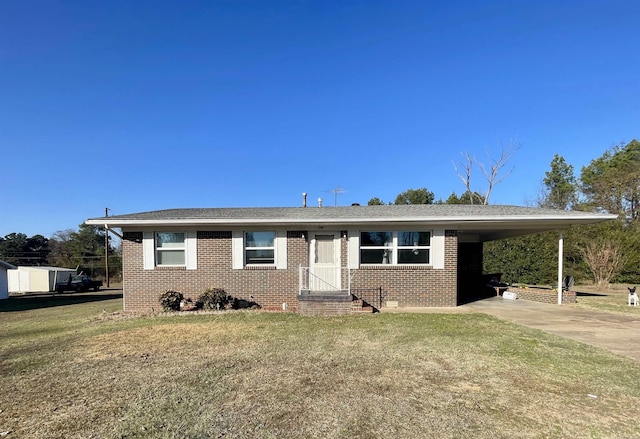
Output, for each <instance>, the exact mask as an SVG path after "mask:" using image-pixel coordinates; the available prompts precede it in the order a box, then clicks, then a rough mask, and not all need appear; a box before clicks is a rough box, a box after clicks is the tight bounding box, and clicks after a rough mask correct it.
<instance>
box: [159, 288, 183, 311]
mask: <svg viewBox="0 0 640 439" xmlns="http://www.w3.org/2000/svg"><path fill="white" fill-rule="evenodd" d="M183 300H184V296H183V295H182V293H179V292H177V291H173V290H169V291H167V292H166V293H162V294H161V295H160V303H161V304H162V309H164V310H165V311H180V302H182V301H183Z"/></svg>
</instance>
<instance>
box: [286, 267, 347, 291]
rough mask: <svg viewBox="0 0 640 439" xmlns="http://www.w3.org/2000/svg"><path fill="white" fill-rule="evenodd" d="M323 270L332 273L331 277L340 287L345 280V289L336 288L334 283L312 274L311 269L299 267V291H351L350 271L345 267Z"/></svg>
mask: <svg viewBox="0 0 640 439" xmlns="http://www.w3.org/2000/svg"><path fill="white" fill-rule="evenodd" d="M323 270H325V271H326V270H329V271H334V272H333V277H334V278H335V279H339V280H340V285H342V284H343V283H344V281H345V280H346V283H347V288H341V287H338V286H337V285H336V284H335V283H331V282H329V281H328V280H327V279H323V278H322V277H320V276H318V275H317V274H315V273H313V270H312V268H311V267H303V266H302V265H300V266H299V275H298V276H299V287H300V288H299V291H345V290H346V291H347V292H350V291H351V271H350V270H349V269H348V268H346V267H328V268H323Z"/></svg>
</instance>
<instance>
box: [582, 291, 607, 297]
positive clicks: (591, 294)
mask: <svg viewBox="0 0 640 439" xmlns="http://www.w3.org/2000/svg"><path fill="white" fill-rule="evenodd" d="M576 296H578V297H607V296H608V294H601V293H581V292H580V291H576Z"/></svg>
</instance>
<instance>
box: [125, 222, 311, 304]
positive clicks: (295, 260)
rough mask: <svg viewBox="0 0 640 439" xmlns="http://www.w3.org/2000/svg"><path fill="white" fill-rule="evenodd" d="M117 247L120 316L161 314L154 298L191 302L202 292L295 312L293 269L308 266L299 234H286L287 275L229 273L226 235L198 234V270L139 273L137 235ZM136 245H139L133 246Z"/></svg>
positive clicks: (228, 235)
mask: <svg viewBox="0 0 640 439" xmlns="http://www.w3.org/2000/svg"><path fill="white" fill-rule="evenodd" d="M125 238H127V239H125V240H124V241H123V242H122V256H123V273H124V275H123V282H122V284H123V293H124V307H125V311H130V312H142V313H148V312H152V311H160V310H161V307H160V301H159V297H160V295H161V294H162V293H164V292H165V291H167V290H169V289H172V290H175V291H179V292H181V293H182V294H184V296H185V298H191V299H192V300H194V301H195V300H196V299H197V297H198V296H199V295H200V294H201V293H202V292H204V291H205V290H206V289H207V288H210V287H214V288H222V289H224V290H225V291H226V292H227V293H228V294H231V295H232V296H234V297H236V298H238V299H244V300H248V301H253V302H256V303H258V304H259V305H260V306H261V307H262V308H263V309H274V310H281V309H282V304H283V303H286V304H287V309H288V310H291V311H295V310H296V309H297V294H298V265H299V264H302V265H305V266H306V265H308V255H307V243H306V240H305V239H304V238H302V233H301V232H295V231H293V232H288V234H287V269H286V270H276V269H275V268H274V267H255V268H246V269H244V270H233V269H232V268H231V266H232V265H231V264H232V255H231V232H198V269H197V270H187V269H185V268H182V267H180V268H173V267H164V268H158V267H156V269H154V270H144V269H143V258H142V242H141V241H142V233H140V232H133V233H132V232H126V233H125ZM137 241H139V242H137Z"/></svg>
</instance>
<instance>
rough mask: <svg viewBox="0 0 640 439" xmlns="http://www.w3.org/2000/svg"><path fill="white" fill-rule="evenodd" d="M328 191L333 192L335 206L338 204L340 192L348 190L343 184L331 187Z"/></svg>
mask: <svg viewBox="0 0 640 439" xmlns="http://www.w3.org/2000/svg"><path fill="white" fill-rule="evenodd" d="M327 192H333V206H334V207H335V206H337V205H338V194H341V193H343V192H346V190H345V189H344V188H343V187H342V186H338V187H336V188H334V189H329V190H328V191H327Z"/></svg>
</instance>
